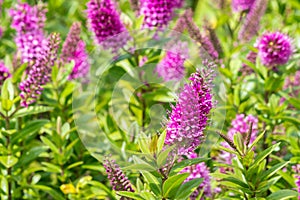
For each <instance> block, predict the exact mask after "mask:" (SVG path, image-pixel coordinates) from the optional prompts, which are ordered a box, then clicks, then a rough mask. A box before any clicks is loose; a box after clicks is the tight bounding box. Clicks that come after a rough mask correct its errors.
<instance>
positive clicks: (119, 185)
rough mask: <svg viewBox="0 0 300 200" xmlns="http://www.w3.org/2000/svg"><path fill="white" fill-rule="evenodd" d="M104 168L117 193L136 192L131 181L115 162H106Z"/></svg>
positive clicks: (106, 160) (107, 160)
mask: <svg viewBox="0 0 300 200" xmlns="http://www.w3.org/2000/svg"><path fill="white" fill-rule="evenodd" d="M103 166H104V167H105V169H106V173H107V175H108V179H109V180H110V184H111V186H112V187H113V190H115V191H128V192H134V190H133V188H132V186H131V183H130V181H129V180H128V178H127V177H126V176H125V174H124V173H123V172H122V170H121V169H120V167H119V165H117V164H116V161H115V160H109V159H108V158H107V159H105V160H104V163H103Z"/></svg>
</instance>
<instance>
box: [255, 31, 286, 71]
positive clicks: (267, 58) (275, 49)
mask: <svg viewBox="0 0 300 200" xmlns="http://www.w3.org/2000/svg"><path fill="white" fill-rule="evenodd" d="M255 46H256V47H257V48H258V56H259V57H260V59H261V61H262V63H263V64H264V65H266V66H268V67H274V66H278V65H283V64H286V63H287V62H288V60H289V58H290V56H291V55H292V45H291V40H290V38H289V37H288V36H287V35H284V34H282V33H280V32H274V33H265V34H264V35H263V36H262V37H261V38H260V39H259V40H258V41H257V43H256V45H255Z"/></svg>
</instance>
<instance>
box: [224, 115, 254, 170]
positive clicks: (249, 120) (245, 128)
mask: <svg viewBox="0 0 300 200" xmlns="http://www.w3.org/2000/svg"><path fill="white" fill-rule="evenodd" d="M251 126H252V131H251V135H250V138H249V141H250V142H249V144H252V142H253V141H254V140H255V138H256V136H257V133H258V119H257V118H256V117H254V116H253V115H247V116H245V114H238V115H237V116H236V118H235V119H234V120H232V122H231V128H230V129H229V131H228V134H227V137H228V138H229V139H230V140H233V137H234V135H235V134H242V136H243V138H244V141H245V144H246V140H247V138H246V137H247V136H248V133H249V131H250V127H251ZM221 144H222V146H224V147H226V148H231V147H230V145H229V144H228V143H227V142H222V143H221ZM220 158H221V159H222V160H224V162H225V163H227V164H231V160H232V158H234V155H232V154H230V153H228V152H226V151H222V152H221V155H220Z"/></svg>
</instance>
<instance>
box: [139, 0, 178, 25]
mask: <svg viewBox="0 0 300 200" xmlns="http://www.w3.org/2000/svg"><path fill="white" fill-rule="evenodd" d="M181 5H182V1H181V0H175V1H170V2H169V1H165V0H141V1H140V15H144V16H145V18H144V24H143V27H144V28H154V27H158V28H162V27H164V26H166V25H167V24H168V23H169V21H170V20H171V19H172V17H173V15H174V13H173V12H174V9H175V8H178V7H180V6H181Z"/></svg>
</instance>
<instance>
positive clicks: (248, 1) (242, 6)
mask: <svg viewBox="0 0 300 200" xmlns="http://www.w3.org/2000/svg"><path fill="white" fill-rule="evenodd" d="M254 1H255V0H232V2H231V6H232V9H233V10H234V11H245V10H249V9H250V8H251V6H252V4H253V2H254Z"/></svg>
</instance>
